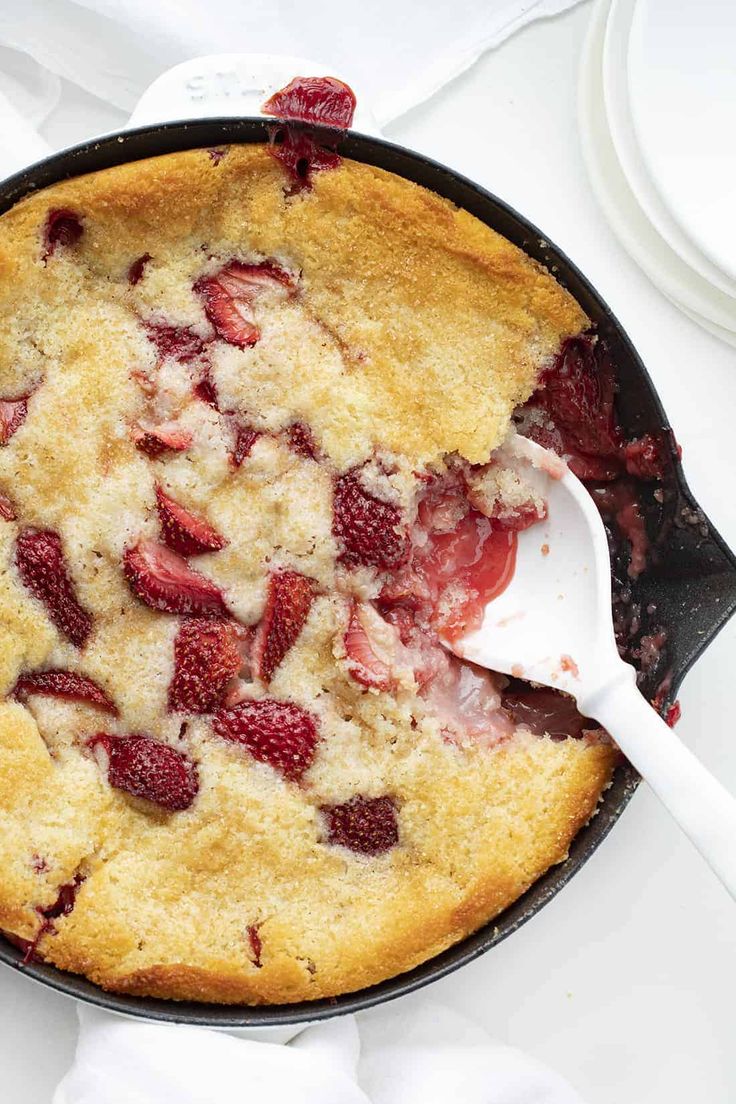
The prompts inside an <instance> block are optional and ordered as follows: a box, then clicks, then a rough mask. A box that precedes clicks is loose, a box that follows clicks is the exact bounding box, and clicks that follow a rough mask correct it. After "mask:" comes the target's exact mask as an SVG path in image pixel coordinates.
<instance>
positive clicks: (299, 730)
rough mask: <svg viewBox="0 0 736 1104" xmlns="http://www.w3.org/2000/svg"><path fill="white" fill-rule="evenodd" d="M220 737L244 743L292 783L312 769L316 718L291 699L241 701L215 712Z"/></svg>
mask: <svg viewBox="0 0 736 1104" xmlns="http://www.w3.org/2000/svg"><path fill="white" fill-rule="evenodd" d="M212 727H213V728H214V730H215V732H216V733H217V735H218V736H222V737H223V739H225V740H230V741H231V742H232V743H236V744H242V745H243V746H244V747H246V748H247V749H248V751H249V752H250V754H251V755H252V756H253V758H254V759H257V760H258V762H259V763H268V765H269V766H270V767H273V769H274V770H276V771H278V772H279V773H280V774H281V775H283V777H284V778H285V779H286V780H287V781H289V782H297V781H298V780H299V779H300V778H301V777H302V775H303V774H304V772H305V771H306V770H308V769H309V767H310V766H311V765H312V761H313V759H314V754H315V749H316V747H317V739H318V735H317V718H316V717H314V716H313V715H312V714H311V713H307V711H306V710H305V709H301V708H300V707H299V706H298V705H294V704H293V703H292V702H282V701H276V700H274V699H273V698H263V699H260V700H250V701H242V702H239V703H238V704H237V705H234V706H233V707H232V709H223V710H221V711H220V712H219V713H215V715H214V717H213V718H212Z"/></svg>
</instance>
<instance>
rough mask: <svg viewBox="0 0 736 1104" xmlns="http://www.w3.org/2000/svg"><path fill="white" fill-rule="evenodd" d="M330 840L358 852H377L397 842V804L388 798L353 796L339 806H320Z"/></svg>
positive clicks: (371, 853) (372, 853)
mask: <svg viewBox="0 0 736 1104" xmlns="http://www.w3.org/2000/svg"><path fill="white" fill-rule="evenodd" d="M320 811H321V813H322V815H323V817H324V818H325V822H326V826H327V840H328V842H329V843H332V844H338V845H339V846H341V847H349V848H350V850H351V851H357V852H358V853H359V854H361V855H380V854H382V853H383V852H384V851H390V849H391V848H392V847H395V846H396V844H397V843H398V842H399V823H398V819H397V816H396V806H395V805H394V803H393V801H392V800H391V798H390V797H386V796H384V797H353V798H352V799H351V800H350V801H346V802H344V803H343V804H342V805H323V806H322V807H321V810H320Z"/></svg>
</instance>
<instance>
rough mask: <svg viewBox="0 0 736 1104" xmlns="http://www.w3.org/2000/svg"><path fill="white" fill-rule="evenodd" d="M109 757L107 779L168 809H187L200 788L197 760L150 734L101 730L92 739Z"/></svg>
mask: <svg viewBox="0 0 736 1104" xmlns="http://www.w3.org/2000/svg"><path fill="white" fill-rule="evenodd" d="M89 746H90V747H91V748H92V749H93V750H95V751H98V749H99V750H101V752H102V755H101V756H100V758H103V757H104V759H106V760H107V780H108V782H109V783H110V785H111V786H113V787H114V788H115V789H116V790H124V791H125V793H129V794H132V796H133V797H142V798H145V800H146V801H152V802H153V803H154V804H156V805H160V806H161V808H162V809H168V810H169V812H172V813H176V812H181V811H182V810H183V809H188V808H189V806H190V805H191V804H192V802H193V801H194V799H195V797H196V796H197V794H198V792H199V776H198V773H197V768H196V766H195V765H194V763H193V762H192V761H191V759H189V758H188V757H187V756H186V755H183V754H182V752H180V751H177V750H176V748H172V747H169V745H168V744H161V743H159V742H158V741H157V740H152V739H150V737H148V736H138V735H136V736H111V735H109V734H108V733H106V732H98V733H97V735H96V736H94V737H93V738H92V739H91V740H90V741H89Z"/></svg>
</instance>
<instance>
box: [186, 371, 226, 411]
mask: <svg viewBox="0 0 736 1104" xmlns="http://www.w3.org/2000/svg"><path fill="white" fill-rule="evenodd" d="M192 394H193V395H194V397H195V398H196V399H200V400H201V401H202V402H203V403H207V405H208V406H211V407H212V409H213V410H216V411H217V412H218V413H219V412H220V400H219V399H218V397H217V388H216V387H215V381H214V380H213V379H212V375H211V373H210V370H209V368H205V370H204V372H203V374H202V376H201V378H200V379H199V381H198V382H197V383H195V385H194V387H193V388H192Z"/></svg>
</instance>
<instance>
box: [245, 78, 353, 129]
mask: <svg viewBox="0 0 736 1104" xmlns="http://www.w3.org/2000/svg"><path fill="white" fill-rule="evenodd" d="M355 104H356V100H355V93H354V92H353V90H352V88H351V87H350V85H349V84H345V82H344V81H341V80H338V79H337V77H294V79H293V80H291V81H290V82H289V83H288V84H287V85H286V87H285V88H280V89H279V90H278V92H274V94H273V96H271V98H270V99H269V100H266V102H265V103H264V105H263V107H262V109H261V110H262V111H263V113H264V114H265V115H276V116H277V117H278V118H280V119H302V120H303V121H304V122H307V123H323V124H324V125H326V126H333V127H340V129H341V130H345V129H347V127H349V126H350V124H351V123H352V121H353V115H354V113H355Z"/></svg>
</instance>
